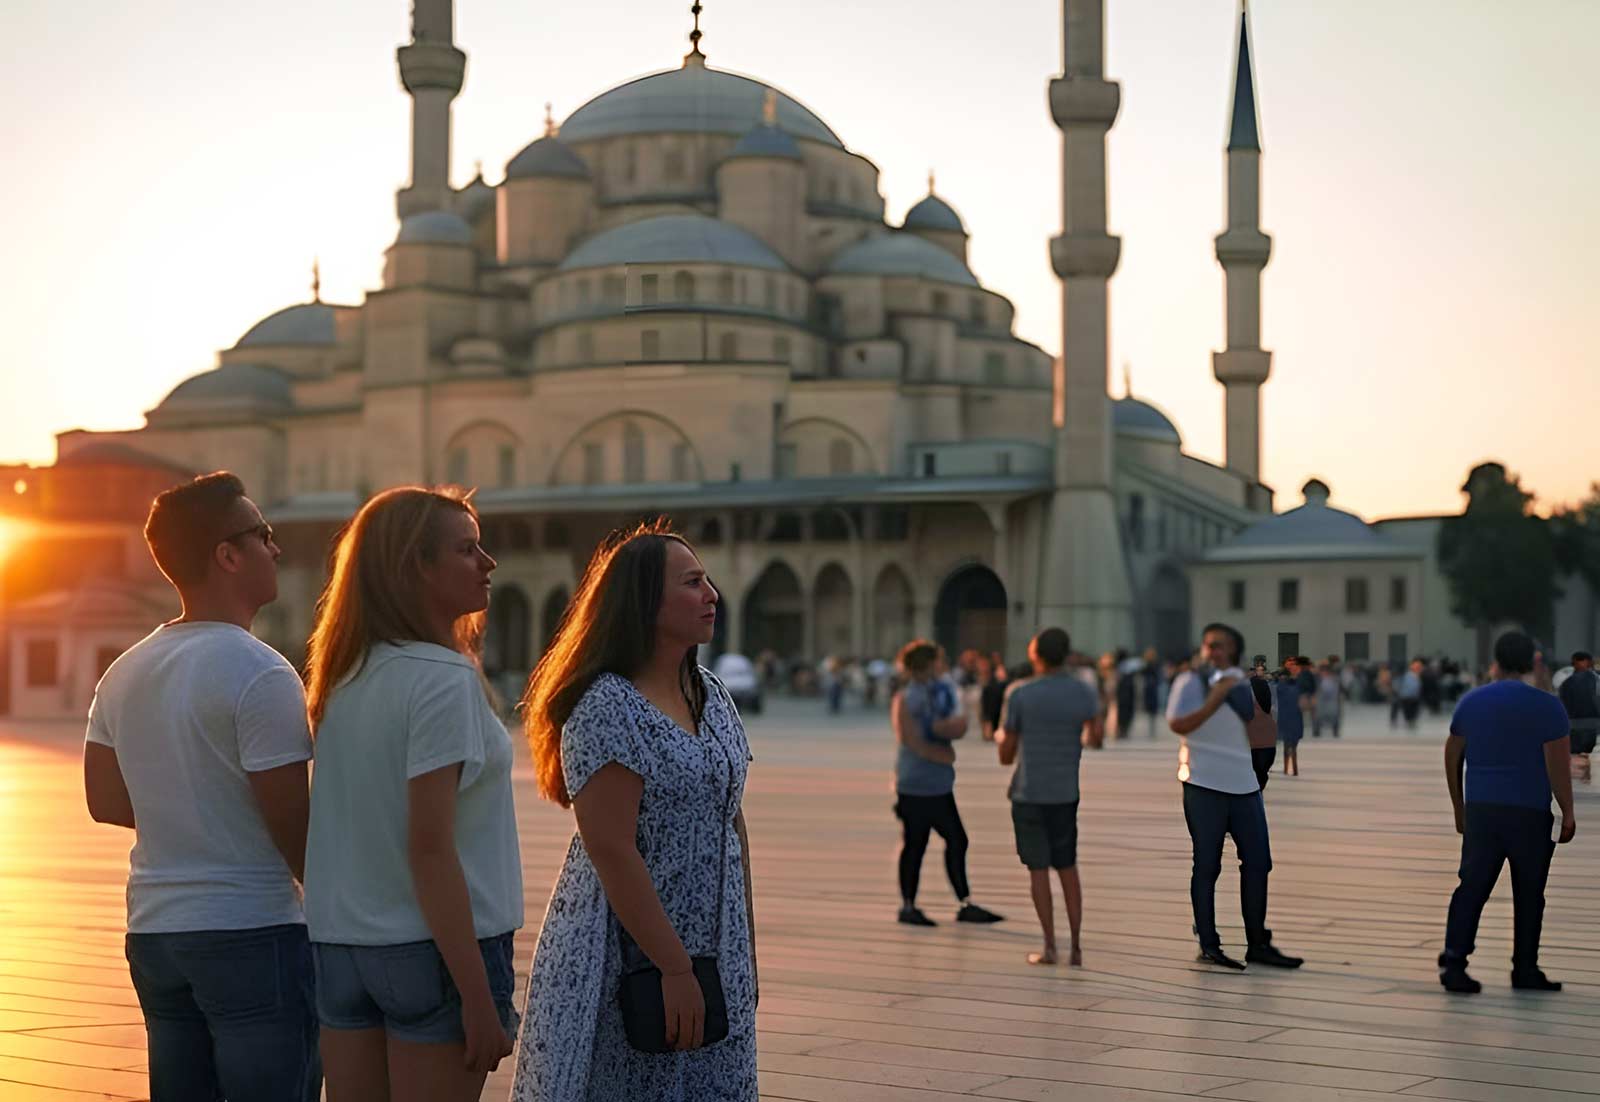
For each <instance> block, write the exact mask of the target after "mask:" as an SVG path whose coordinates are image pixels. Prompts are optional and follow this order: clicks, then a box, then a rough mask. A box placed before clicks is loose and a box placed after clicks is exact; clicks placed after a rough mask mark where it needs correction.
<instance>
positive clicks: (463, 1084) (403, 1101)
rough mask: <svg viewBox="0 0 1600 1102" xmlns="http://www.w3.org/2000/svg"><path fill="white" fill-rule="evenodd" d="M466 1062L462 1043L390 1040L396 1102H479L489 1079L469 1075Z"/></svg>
mask: <svg viewBox="0 0 1600 1102" xmlns="http://www.w3.org/2000/svg"><path fill="white" fill-rule="evenodd" d="M466 1059H467V1046H466V1045H465V1044H464V1043H462V1042H460V1041H454V1042H447V1043H445V1044H420V1043H418V1042H415V1041H397V1040H394V1039H393V1038H390V1040H389V1081H390V1082H391V1083H392V1084H394V1087H393V1090H392V1092H391V1097H392V1099H393V1102H478V1097H479V1096H480V1095H481V1094H483V1083H484V1080H486V1079H488V1078H489V1077H488V1075H486V1074H485V1073H483V1072H472V1071H468V1070H467V1069H466V1067H465V1064H466ZM328 1102H333V1099H331V1098H330V1099H329V1100H328Z"/></svg>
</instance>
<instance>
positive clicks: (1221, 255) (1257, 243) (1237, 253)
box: [1217, 226, 1272, 268]
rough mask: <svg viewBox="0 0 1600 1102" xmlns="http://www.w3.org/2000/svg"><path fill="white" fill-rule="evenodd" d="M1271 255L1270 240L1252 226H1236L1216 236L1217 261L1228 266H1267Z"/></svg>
mask: <svg viewBox="0 0 1600 1102" xmlns="http://www.w3.org/2000/svg"><path fill="white" fill-rule="evenodd" d="M1271 255H1272V238H1270V237H1268V236H1267V235H1266V234H1264V233H1262V232H1261V231H1260V230H1258V229H1256V228H1255V227H1253V226H1236V227H1234V228H1233V229H1230V230H1224V231H1223V232H1222V233H1220V234H1218V235H1217V261H1218V262H1219V263H1221V264H1222V265H1224V266H1226V265H1229V264H1253V265H1254V266H1255V267H1257V268H1265V267H1266V266H1267V258H1268V257H1270V256H1271Z"/></svg>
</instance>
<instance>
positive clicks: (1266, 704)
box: [1245, 654, 1278, 792]
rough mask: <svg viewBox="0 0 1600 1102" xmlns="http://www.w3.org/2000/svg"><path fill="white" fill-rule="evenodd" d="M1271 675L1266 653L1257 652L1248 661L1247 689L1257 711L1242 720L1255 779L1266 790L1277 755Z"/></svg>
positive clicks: (1276, 732)
mask: <svg viewBox="0 0 1600 1102" xmlns="http://www.w3.org/2000/svg"><path fill="white" fill-rule="evenodd" d="M1272 686H1273V682H1272V675H1271V674H1270V673H1268V672H1267V656H1266V655H1264V654H1258V655H1256V656H1255V658H1254V660H1253V661H1252V662H1251V665H1250V693H1251V695H1252V696H1254V697H1255V701H1256V711H1255V714H1254V715H1253V716H1252V717H1251V718H1250V720H1249V721H1248V722H1247V723H1246V724H1245V733H1246V734H1247V736H1248V737H1249V740H1250V768H1251V769H1253V770H1255V774H1256V782H1257V783H1258V784H1260V785H1261V791H1262V792H1266V790H1267V782H1268V781H1269V780H1271V779H1272V763H1273V762H1274V761H1276V760H1277V757H1278V725H1277V721H1276V720H1275V719H1274V718H1273V715H1272Z"/></svg>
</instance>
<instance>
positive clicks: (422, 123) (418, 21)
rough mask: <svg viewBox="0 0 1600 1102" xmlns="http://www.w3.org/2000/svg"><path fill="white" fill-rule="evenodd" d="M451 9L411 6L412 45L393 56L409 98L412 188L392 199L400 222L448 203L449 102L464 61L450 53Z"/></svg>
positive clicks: (440, 4) (450, 5)
mask: <svg viewBox="0 0 1600 1102" xmlns="http://www.w3.org/2000/svg"><path fill="white" fill-rule="evenodd" d="M454 6H455V5H454V2H453V0H413V3H412V8H411V41H410V43H408V44H407V45H404V46H401V47H400V49H399V52H398V53H397V54H396V57H397V59H398V60H399V62H400V83H402V84H403V85H405V89H406V91H407V92H409V93H410V94H411V183H410V184H408V185H407V186H406V187H403V188H401V189H400V191H399V192H397V193H396V195H395V208H396V209H397V210H398V211H399V213H400V217H401V218H404V217H405V216H406V215H408V214H415V213H417V212H418V211H425V210H444V209H446V208H447V207H448V206H449V203H450V101H451V100H453V99H455V98H456V93H458V92H460V91H461V82H462V79H463V78H464V77H465V75H466V70H467V55H466V54H464V53H462V52H461V51H460V50H458V49H456V47H455V12H454Z"/></svg>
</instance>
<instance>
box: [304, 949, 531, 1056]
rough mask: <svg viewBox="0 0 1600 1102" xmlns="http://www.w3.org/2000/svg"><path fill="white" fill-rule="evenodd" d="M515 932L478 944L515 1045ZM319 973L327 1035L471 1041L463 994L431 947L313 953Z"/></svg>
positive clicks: (320, 1008)
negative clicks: (367, 1033)
mask: <svg viewBox="0 0 1600 1102" xmlns="http://www.w3.org/2000/svg"><path fill="white" fill-rule="evenodd" d="M513 937H514V933H506V934H499V935H497V936H495V937H486V938H482V939H480V940H479V941H478V949H479V951H481V952H482V953H483V968H484V971H485V972H487V973H488V976H489V994H490V995H492V996H493V997H494V1005H495V1009H496V1010H498V1011H499V1012H500V1024H501V1025H502V1026H504V1027H505V1030H506V1033H507V1034H508V1035H510V1036H511V1037H513V1038H515V1037H516V1034H517V1023H518V1021H519V1017H518V1014H517V1011H516V1007H515V1006H513V1005H512V1001H511V1000H512V989H513V988H514V987H515V986H516V973H515V971H514V969H513V949H512V940H513ZM311 948H312V951H313V961H314V962H315V964H316V970H317V1017H318V1019H319V1020H320V1021H321V1022H322V1024H323V1026H325V1027H326V1028H328V1029H379V1028H381V1029H384V1030H386V1031H387V1032H388V1033H389V1034H390V1035H391V1036H394V1037H398V1038H399V1039H400V1040H402V1041H415V1042H418V1043H422V1044H449V1043H451V1042H461V1041H464V1040H466V1031H465V1030H464V1029H463V1028H462V1024H461V992H459V991H457V990H456V985H455V981H454V980H452V979H451V978H450V969H448V968H447V967H445V963H444V957H443V956H441V955H440V953H439V947H438V946H437V945H435V944H434V943H433V942H431V941H409V942H406V943H404V944H402V945H332V944H328V943H326V942H314V943H313V944H312V946H311Z"/></svg>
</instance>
